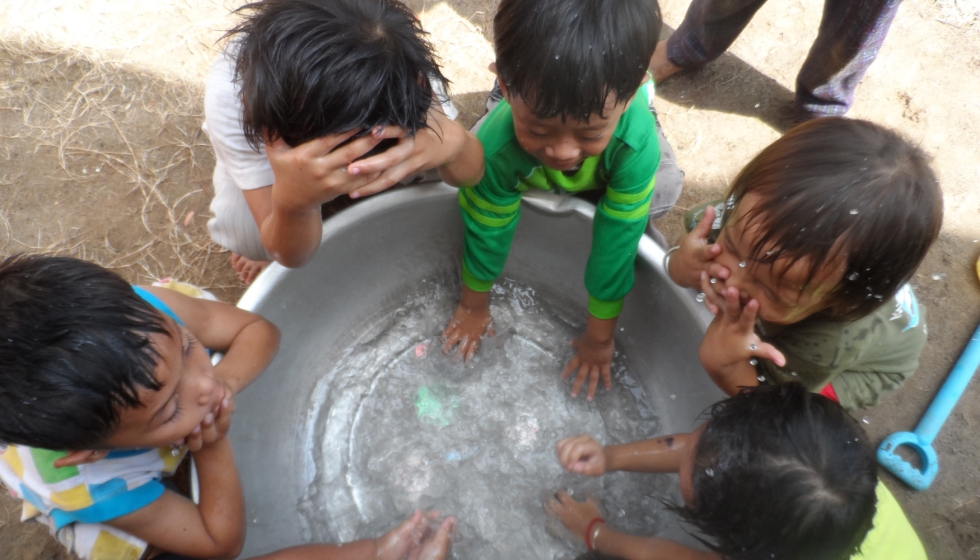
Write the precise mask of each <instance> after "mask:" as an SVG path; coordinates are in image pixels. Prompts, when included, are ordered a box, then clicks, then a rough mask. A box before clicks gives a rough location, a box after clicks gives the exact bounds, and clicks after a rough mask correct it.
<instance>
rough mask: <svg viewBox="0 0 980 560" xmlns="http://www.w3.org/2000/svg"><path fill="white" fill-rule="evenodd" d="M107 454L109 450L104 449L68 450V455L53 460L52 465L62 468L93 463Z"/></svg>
mask: <svg viewBox="0 0 980 560" xmlns="http://www.w3.org/2000/svg"><path fill="white" fill-rule="evenodd" d="M108 454H109V452H108V451H105V450H100V451H93V450H90V449H87V450H78V451H69V452H68V455H65V456H64V457H62V458H61V459H58V460H57V461H55V462H54V466H55V467H56V468H59V469H63V468H65V467H77V466H78V465H84V464H86V463H94V462H96V461H101V460H102V459H105V457H106V455H108Z"/></svg>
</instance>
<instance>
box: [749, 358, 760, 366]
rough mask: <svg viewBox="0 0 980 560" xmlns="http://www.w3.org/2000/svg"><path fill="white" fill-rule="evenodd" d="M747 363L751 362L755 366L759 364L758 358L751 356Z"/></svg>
mask: <svg viewBox="0 0 980 560" xmlns="http://www.w3.org/2000/svg"><path fill="white" fill-rule="evenodd" d="M749 364H751V365H753V366H757V365H759V360H756V359H755V358H752V359H751V360H749Z"/></svg>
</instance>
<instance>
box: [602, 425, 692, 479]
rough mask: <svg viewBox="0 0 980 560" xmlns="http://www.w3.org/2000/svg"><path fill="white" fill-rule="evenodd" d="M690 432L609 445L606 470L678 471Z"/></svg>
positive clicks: (606, 448) (605, 448)
mask: <svg viewBox="0 0 980 560" xmlns="http://www.w3.org/2000/svg"><path fill="white" fill-rule="evenodd" d="M687 437H688V434H674V435H671V436H664V437H660V438H657V439H648V440H644V441H636V442H633V443H625V444H623V445H607V446H605V447H604V448H603V452H604V453H605V455H606V471H607V472H608V471H630V472H677V471H678V470H679V469H680V462H681V457H682V456H683V455H684V453H685V452H686V448H687Z"/></svg>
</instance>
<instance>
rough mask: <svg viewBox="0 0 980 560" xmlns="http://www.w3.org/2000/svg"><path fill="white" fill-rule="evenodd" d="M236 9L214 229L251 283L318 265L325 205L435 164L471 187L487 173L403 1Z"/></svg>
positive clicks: (221, 116)
mask: <svg viewBox="0 0 980 560" xmlns="http://www.w3.org/2000/svg"><path fill="white" fill-rule="evenodd" d="M237 13H238V14H239V15H241V16H242V18H243V19H242V22H241V23H240V24H239V25H238V26H237V27H235V28H234V29H232V30H231V31H229V32H228V34H227V37H229V38H230V39H231V41H230V42H229V44H228V47H227V48H226V49H225V52H223V53H222V55H221V56H220V57H219V58H218V60H217V61H215V63H214V65H213V67H212V69H211V75H210V78H209V79H208V83H207V89H206V92H205V107H204V109H205V131H206V132H207V133H208V136H209V137H210V139H211V144H212V146H213V147H214V152H215V159H216V162H215V171H214V189H215V198H214V201H213V202H212V203H211V211H212V212H213V214H214V218H212V219H211V220H210V221H209V222H208V228H209V229H210V232H211V237H212V238H213V239H214V240H215V242H217V243H218V244H219V245H221V246H223V247H225V248H227V249H229V250H231V251H232V252H234V253H235V256H233V259H232V263H233V265H234V266H235V268H236V270H238V272H239V273H240V275H241V277H242V279H243V280H244V281H245V282H246V283H248V282H250V281H251V280H252V279H253V278H254V276H255V274H256V273H257V271H258V270H260V269H261V268H262V267H263V266H264V263H265V262H267V261H270V260H275V261H277V262H279V263H280V264H283V265H284V266H289V267H298V266H302V265H303V264H305V263H306V262H308V261H309V260H310V259H311V258H312V257H313V255H314V254H315V253H316V251H317V249H318V248H319V247H320V238H321V232H322V219H323V217H325V216H324V215H323V214H321V210H322V209H323V206H324V205H325V204H328V203H331V202H333V201H335V200H337V201H338V203H339V202H340V201H341V200H345V199H346V197H344V195H350V197H351V198H358V197H361V196H366V195H369V194H373V193H376V192H379V191H382V190H384V189H387V188H389V187H392V186H394V185H396V184H397V183H398V182H405V181H411V180H412V179H413V178H414V177H416V176H418V175H419V173H420V172H422V171H425V170H438V173H437V174H433V175H434V176H433V177H432V178H433V179H434V178H436V177H441V178H442V180H444V181H446V182H448V183H451V184H454V185H455V184H461V183H467V177H463V176H459V175H458V174H456V173H455V169H456V165H457V163H458V162H463V163H464V164H465V163H466V162H470V161H471V162H472V163H473V166H472V169H474V170H475V172H479V171H480V170H482V162H483V149H482V147H481V146H480V142H479V141H478V140H477V139H476V136H475V135H473V134H472V133H469V132H467V131H466V130H464V129H463V128H462V127H461V126H460V125H459V124H458V123H456V122H455V121H454V120H453V119H454V118H455V117H456V114H457V112H456V110H455V108H454V107H453V106H452V104H451V103H450V102H449V97H448V94H447V84H448V81H447V80H446V78H445V76H443V74H442V72H441V71H440V69H439V66H438V64H437V63H436V56H435V53H434V52H433V48H432V45H431V44H430V43H429V42H428V40H427V39H426V33H425V31H424V30H423V29H422V25H421V22H420V21H419V19H418V17H416V16H415V14H414V13H413V12H412V11H411V9H409V8H408V7H407V6H405V4H403V3H402V2H399V1H398V0H263V1H260V2H253V3H250V4H246V5H245V6H242V7H241V8H239V9H238V10H237ZM467 184H468V183H467ZM340 197H343V198H340ZM338 199H339V200H338ZM333 210H335V209H334V208H326V209H325V210H324V213H329V212H330V211H333Z"/></svg>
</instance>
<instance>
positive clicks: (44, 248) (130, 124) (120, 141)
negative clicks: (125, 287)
mask: <svg viewBox="0 0 980 560" xmlns="http://www.w3.org/2000/svg"><path fill="white" fill-rule="evenodd" d="M202 121H203V88H201V87H200V86H196V85H192V84H187V83H183V82H179V81H164V80H162V79H160V78H157V77H154V76H151V75H148V74H145V73H139V72H135V71H131V70H128V69H126V68H124V67H122V66H120V65H117V64H113V63H108V62H102V61H99V60H97V57H95V56H92V55H87V54H81V53H79V52H78V51H68V50H60V49H57V48H55V47H52V46H50V45H44V44H39V43H37V42H36V41H31V42H28V43H18V42H15V41H11V40H6V41H0V162H2V161H6V162H7V165H2V166H0V190H2V192H4V193H6V194H5V195H4V196H3V197H2V198H0V251H2V252H3V253H4V254H10V253H12V252H17V251H31V252H44V253H50V254H62V255H71V256H76V257H80V258H86V259H90V260H94V261H96V262H98V263H100V264H102V265H104V266H106V267H108V268H112V269H117V270H119V271H120V272H122V273H124V275H125V276H127V277H128V279H130V280H131V281H146V280H150V279H156V278H161V277H166V276H173V277H176V278H179V279H182V280H185V281H189V282H193V283H197V284H200V285H204V286H210V287H217V288H223V287H232V286H234V285H235V284H234V282H233V278H232V277H231V275H230V274H229V273H228V271H227V270H225V269H226V268H227V267H226V266H213V264H214V263H213V262H212V261H213V259H216V258H218V256H217V255H216V254H215V253H217V252H221V251H222V249H221V248H220V247H218V246H217V245H215V244H214V243H212V242H211V241H210V239H209V236H208V235H207V231H206V229H205V227H204V224H205V221H206V217H207V204H208V201H209V200H210V198H211V193H210V192H209V191H210V189H211V186H210V170H211V169H212V168H213V155H212V153H211V148H210V144H209V143H208V140H207V137H206V136H205V135H204V133H203V132H202V131H201V128H200V125H201V122H202ZM32 198H37V199H38V200H40V202H42V204H43V206H44V208H45V209H46V210H45V211H42V212H41V215H40V216H38V215H31V214H32V213H28V212H24V211H20V210H21V209H26V208H27V207H28V206H29V205H28V204H27V203H28V201H30V199H32ZM110 200H111V203H110V202H109V201H110ZM120 201H122V202H123V204H119V202H120ZM62 204H65V205H71V210H70V211H68V212H66V211H64V209H63V207H62V208H57V207H58V206H60V205H62ZM31 206H33V205H31ZM34 207H35V208H36V206H34ZM35 214H36V212H35ZM25 226H26V227H25ZM90 226H95V227H90ZM14 231H20V232H23V231H31V232H35V231H36V235H32V236H31V237H30V238H25V237H17V236H15V235H14V234H13V233H12V232H14ZM96 237H99V239H96ZM224 258H225V257H224V256H222V257H221V259H222V260H224Z"/></svg>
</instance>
